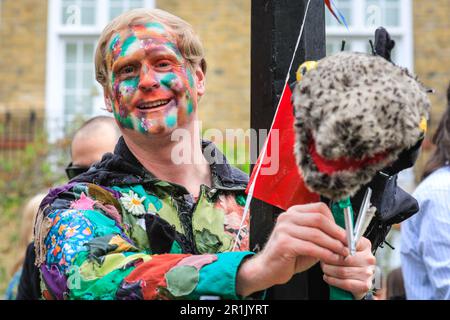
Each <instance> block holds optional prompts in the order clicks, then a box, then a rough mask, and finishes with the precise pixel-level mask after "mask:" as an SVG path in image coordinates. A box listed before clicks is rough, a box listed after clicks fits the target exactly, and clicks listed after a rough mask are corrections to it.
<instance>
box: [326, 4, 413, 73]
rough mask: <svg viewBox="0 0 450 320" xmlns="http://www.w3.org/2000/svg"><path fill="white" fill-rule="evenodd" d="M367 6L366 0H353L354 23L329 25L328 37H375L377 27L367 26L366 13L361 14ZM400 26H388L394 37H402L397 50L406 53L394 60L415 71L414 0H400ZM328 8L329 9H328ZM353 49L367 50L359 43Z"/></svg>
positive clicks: (397, 44)
mask: <svg viewBox="0 0 450 320" xmlns="http://www.w3.org/2000/svg"><path fill="white" fill-rule="evenodd" d="M365 6H366V0H353V1H352V12H353V14H352V22H353V23H352V24H351V25H349V28H348V30H347V28H345V27H344V26H341V25H339V26H327V27H326V35H327V37H333V38H342V39H344V38H347V39H352V38H355V39H358V38H366V39H367V41H368V40H369V39H372V40H373V38H374V34H375V33H374V32H375V28H377V27H378V26H376V27H373V26H371V27H367V26H366V25H365V23H364V19H365V15H361V14H360V13H361V12H364V8H365ZM399 9H400V27H393V26H386V29H387V30H388V31H389V34H390V35H391V36H392V37H395V38H400V39H401V41H400V43H398V42H397V43H396V50H401V52H402V53H404V55H403V56H402V57H401V61H394V62H396V63H398V64H400V65H402V66H404V67H406V68H408V69H409V70H410V71H411V72H414V47H413V46H414V43H413V33H414V31H413V13H412V0H400V8H399ZM326 10H328V9H326ZM352 50H353V51H365V48H363V47H359V46H358V45H357V46H356V47H354V48H352Z"/></svg>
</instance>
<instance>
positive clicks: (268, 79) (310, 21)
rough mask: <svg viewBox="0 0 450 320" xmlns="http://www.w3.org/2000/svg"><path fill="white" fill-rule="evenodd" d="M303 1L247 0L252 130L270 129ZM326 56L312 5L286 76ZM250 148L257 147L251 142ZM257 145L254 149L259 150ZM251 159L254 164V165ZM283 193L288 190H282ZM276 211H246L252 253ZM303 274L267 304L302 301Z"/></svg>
mask: <svg viewBox="0 0 450 320" xmlns="http://www.w3.org/2000/svg"><path fill="white" fill-rule="evenodd" d="M307 2H308V1H307V0H252V17H251V18H252V19H251V21H252V22H251V28H252V29H251V32H252V33H251V34H252V40H251V127H252V128H253V129H256V130H259V129H269V128H270V125H271V124H272V119H273V116H274V114H275V110H276V107H277V103H278V100H279V98H280V95H281V92H282V90H283V85H284V81H285V78H286V74H287V71H288V69H289V64H290V61H291V58H292V54H293V52H294V48H295V44H296V42H297V37H298V34H299V31H300V26H301V24H302V21H303V17H304V13H305V10H306V5H307ZM324 56H325V11H324V3H323V1H321V0H311V2H310V5H309V10H308V15H307V19H306V24H305V27H304V31H303V37H302V40H301V42H300V46H299V49H298V51H297V55H296V58H295V61H294V64H293V68H292V71H291V73H290V83H292V82H293V81H294V80H295V72H296V70H297V68H298V66H299V65H300V64H301V63H302V62H304V61H307V60H318V59H320V58H322V57H324ZM252 143H258V142H257V141H252ZM258 145H259V144H258ZM254 160H255V159H253V161H254ZM286 191H287V192H288V190H286ZM280 212H281V210H279V209H278V208H275V207H273V206H270V205H268V204H266V203H264V202H262V201H259V200H257V199H254V200H253V202H252V205H251V227H250V230H251V235H250V239H251V240H250V246H251V248H252V249H255V248H256V249H257V248H261V247H263V246H264V243H265V242H266V240H267V237H268V235H269V234H270V231H271V230H272V228H273V224H274V219H275V218H276V217H277V215H278V214H280ZM307 280H308V279H307V277H306V275H305V274H300V275H297V276H295V277H294V278H293V279H292V280H291V281H290V282H289V283H288V284H286V285H283V286H276V287H274V288H272V289H270V290H269V292H268V296H267V298H269V299H307V298H308V291H307V290H308V285H307V282H308V281H307Z"/></svg>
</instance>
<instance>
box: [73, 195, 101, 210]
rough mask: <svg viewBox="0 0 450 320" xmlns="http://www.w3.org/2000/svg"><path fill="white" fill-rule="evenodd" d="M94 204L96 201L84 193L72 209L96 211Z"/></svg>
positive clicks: (74, 202)
mask: <svg viewBox="0 0 450 320" xmlns="http://www.w3.org/2000/svg"><path fill="white" fill-rule="evenodd" d="M94 204H95V201H94V200H92V199H91V198H89V197H87V196H86V195H85V194H84V192H82V193H81V196H80V199H78V200H75V201H73V202H72V204H71V205H70V208H71V209H77V210H94Z"/></svg>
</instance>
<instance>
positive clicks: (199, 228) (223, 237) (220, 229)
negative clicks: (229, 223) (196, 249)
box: [192, 189, 232, 253]
mask: <svg viewBox="0 0 450 320" xmlns="http://www.w3.org/2000/svg"><path fill="white" fill-rule="evenodd" d="M224 223H225V213H224V212H223V211H222V210H221V209H216V208H214V203H212V202H209V201H208V200H207V197H206V196H205V190H204V189H202V193H201V195H200V198H199V200H198V204H197V208H196V209H195V211H194V213H193V214H192V229H193V233H194V238H195V242H196V244H197V246H198V243H202V244H203V245H201V246H203V247H204V248H206V247H210V246H211V245H212V246H213V247H215V245H213V243H212V242H211V241H212V240H213V239H212V237H211V235H214V236H216V237H217V239H218V241H220V242H221V246H220V247H218V248H217V250H216V251H214V253H216V252H218V251H220V252H223V251H229V250H230V249H231V245H232V237H231V236H230V235H228V234H226V233H225V230H224ZM204 230H207V232H206V233H205V232H204ZM207 252H208V253H210V252H211V251H205V252H203V251H200V253H207Z"/></svg>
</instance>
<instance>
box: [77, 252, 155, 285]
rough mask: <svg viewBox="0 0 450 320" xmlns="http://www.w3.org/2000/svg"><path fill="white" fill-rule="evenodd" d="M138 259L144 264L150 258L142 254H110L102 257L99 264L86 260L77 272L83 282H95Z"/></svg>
mask: <svg viewBox="0 0 450 320" xmlns="http://www.w3.org/2000/svg"><path fill="white" fill-rule="evenodd" d="M140 259H141V260H143V261H144V262H146V261H149V260H151V256H149V255H147V254H144V253H135V254H133V255H128V256H125V255H124V254H122V253H112V254H109V255H107V256H104V257H103V259H102V260H103V261H102V263H101V264H99V263H95V262H90V261H88V260H86V261H85V262H83V264H82V265H81V266H80V269H79V272H80V275H81V276H82V278H83V279H84V280H95V279H98V278H101V277H104V276H105V275H107V274H109V273H110V272H113V271H114V270H116V269H121V268H124V267H125V266H127V265H128V264H129V263H131V262H133V261H136V260H140Z"/></svg>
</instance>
